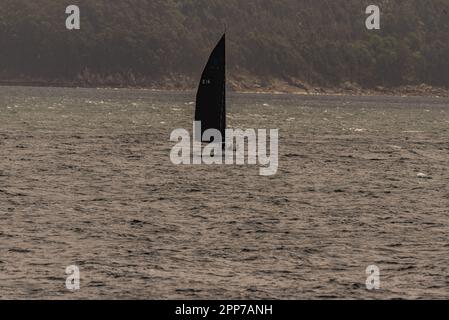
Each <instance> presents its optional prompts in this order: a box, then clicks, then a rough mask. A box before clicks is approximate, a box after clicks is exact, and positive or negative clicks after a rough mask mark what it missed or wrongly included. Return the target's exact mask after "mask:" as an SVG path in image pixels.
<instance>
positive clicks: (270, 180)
mask: <svg viewBox="0 0 449 320" xmlns="http://www.w3.org/2000/svg"><path fill="white" fill-rule="evenodd" d="M193 101H194V93H193V92H188V93H181V92H180V93H176V92H156V91H149V90H112V89H59V88H24V87H0V298H3V299H24V298H30V299H87V298H89V299H103V298H108V299H167V298H176V299H197V298H198V299H209V298H214V299H259V298H275V299H313V298H328V299H336V298H343V299H355V298H361V299H389V298H404V299H418V298H438V299H443V298H446V299H447V298H449V267H448V264H449V236H448V235H449V217H448V216H449V209H448V208H449V188H448V183H449V171H448V165H449V141H448V137H449V100H448V99H443V98H405V97H341V96H294V95H268V94H230V95H229V107H228V109H229V115H228V126H229V127H233V128H264V129H269V128H273V129H276V128H277V129H279V134H280V140H279V169H278V173H277V174H276V175H275V176H268V177H264V176H260V175H259V174H258V173H259V170H258V169H259V168H258V166H251V165H244V166H237V165H227V166H225V165H223V166H205V165H200V166H193V165H192V166H176V165H173V164H172V163H171V161H170V158H169V153H170V149H171V147H172V146H173V145H174V143H172V142H170V141H169V137H170V133H171V131H172V130H173V129H176V128H186V129H189V130H191V129H190V128H191V126H192V115H193V111H194V104H193ZM69 265H76V266H78V267H79V269H80V273H81V287H80V290H78V291H74V292H72V291H69V290H67V289H66V286H65V282H66V277H67V275H66V273H65V269H66V267H67V266H69ZM370 265H376V266H378V268H379V270H380V289H379V290H375V291H369V290H367V289H366V286H365V282H366V279H367V274H366V268H367V267H368V266H370Z"/></svg>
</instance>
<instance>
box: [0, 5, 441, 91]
mask: <svg viewBox="0 0 449 320" xmlns="http://www.w3.org/2000/svg"><path fill="white" fill-rule="evenodd" d="M71 4H75V5H78V6H79V7H80V9H81V30H79V31H69V30H67V29H66V28H65V20H66V18H67V15H66V14H65V8H66V7H67V6H68V5H71ZM370 4H376V5H378V6H379V7H380V9H381V30H371V31H369V30H367V29H366V27H365V19H366V18H367V15H366V14H365V9H366V7H367V6H368V5H370ZM225 25H226V26H227V30H228V31H227V32H228V74H229V75H228V76H229V77H230V78H232V79H237V81H239V79H240V81H253V80H257V81H258V82H259V83H262V84H263V83H264V82H269V81H271V79H280V80H283V81H296V82H298V81H299V82H304V83H306V84H310V85H314V86H339V85H341V84H343V83H345V82H351V83H355V84H358V85H360V86H362V87H365V88H373V87H376V86H383V87H394V86H400V85H409V84H420V83H427V84H430V85H433V86H441V87H449V1H448V0H394V1H393V0H369V1H362V0H120V1H111V0H76V1H75V0H58V1H55V0H35V1H30V0H1V1H0V81H3V82H5V81H9V80H17V81H28V80H29V81H32V80H38V81H43V82H45V81H48V82H52V81H53V82H57V81H60V82H67V83H70V82H73V83H83V84H86V85H108V84H111V85H113V84H124V85H156V84H161V83H166V84H170V83H171V82H186V83H189V84H191V85H193V84H194V83H195V81H197V79H198V78H199V74H200V73H201V70H202V67H203V66H204V63H205V61H206V59H207V57H208V55H209V53H210V51H211V49H212V47H213V46H214V45H215V42H216V41H218V39H219V38H220V36H221V33H222V32H223V30H224V26H225ZM293 79H294V80H293Z"/></svg>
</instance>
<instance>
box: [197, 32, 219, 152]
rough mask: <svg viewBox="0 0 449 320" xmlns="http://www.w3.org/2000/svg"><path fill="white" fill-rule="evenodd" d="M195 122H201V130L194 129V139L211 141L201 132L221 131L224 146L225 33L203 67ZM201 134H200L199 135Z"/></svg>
mask: <svg viewBox="0 0 449 320" xmlns="http://www.w3.org/2000/svg"><path fill="white" fill-rule="evenodd" d="M195 123H201V130H195V131H196V135H195V140H197V141H201V142H207V143H211V142H212V141H210V140H208V139H205V138H204V136H203V134H204V132H205V131H207V130H209V129H216V130H218V131H219V132H220V133H221V137H222V143H223V147H224V141H225V132H226V131H225V130H226V33H225V34H223V36H222V37H221V39H220V41H219V42H218V44H217V45H216V46H215V48H214V50H213V51H212V53H211V55H210V57H209V60H208V62H207V64H206V67H205V68H204V71H203V74H202V75H201V80H200V83H199V86H198V92H197V95H196V109H195ZM200 134H201V136H200Z"/></svg>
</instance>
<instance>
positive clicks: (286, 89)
mask: <svg viewBox="0 0 449 320" xmlns="http://www.w3.org/2000/svg"><path fill="white" fill-rule="evenodd" d="M0 86H2V87H8V86H9V87H13V86H19V87H20V86H21V87H44V88H45V87H47V88H83V89H130V90H132V89H135V90H153V91H168V92H169V91H173V92H175V91H178V92H183V91H185V92H189V91H195V90H196V88H195V87H192V86H189V85H185V84H181V83H175V84H174V85H164V84H162V83H160V84H154V85H122V84H107V85H106V84H87V83H81V82H68V81H42V80H0ZM228 87H229V88H228V90H229V92H233V93H244V94H245V93H246V94H280V95H282V94H291V95H305V96H399V97H433V98H449V89H446V88H439V87H432V86H429V85H426V84H421V85H406V86H400V87H393V88H387V87H376V88H361V87H359V86H357V85H353V84H348V83H346V84H345V85H344V86H340V87H320V86H314V87H310V86H304V85H299V86H296V85H291V84H288V83H286V82H275V83H273V84H271V85H267V86H261V85H258V84H247V83H236V82H231V83H230V84H229V86H228Z"/></svg>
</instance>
